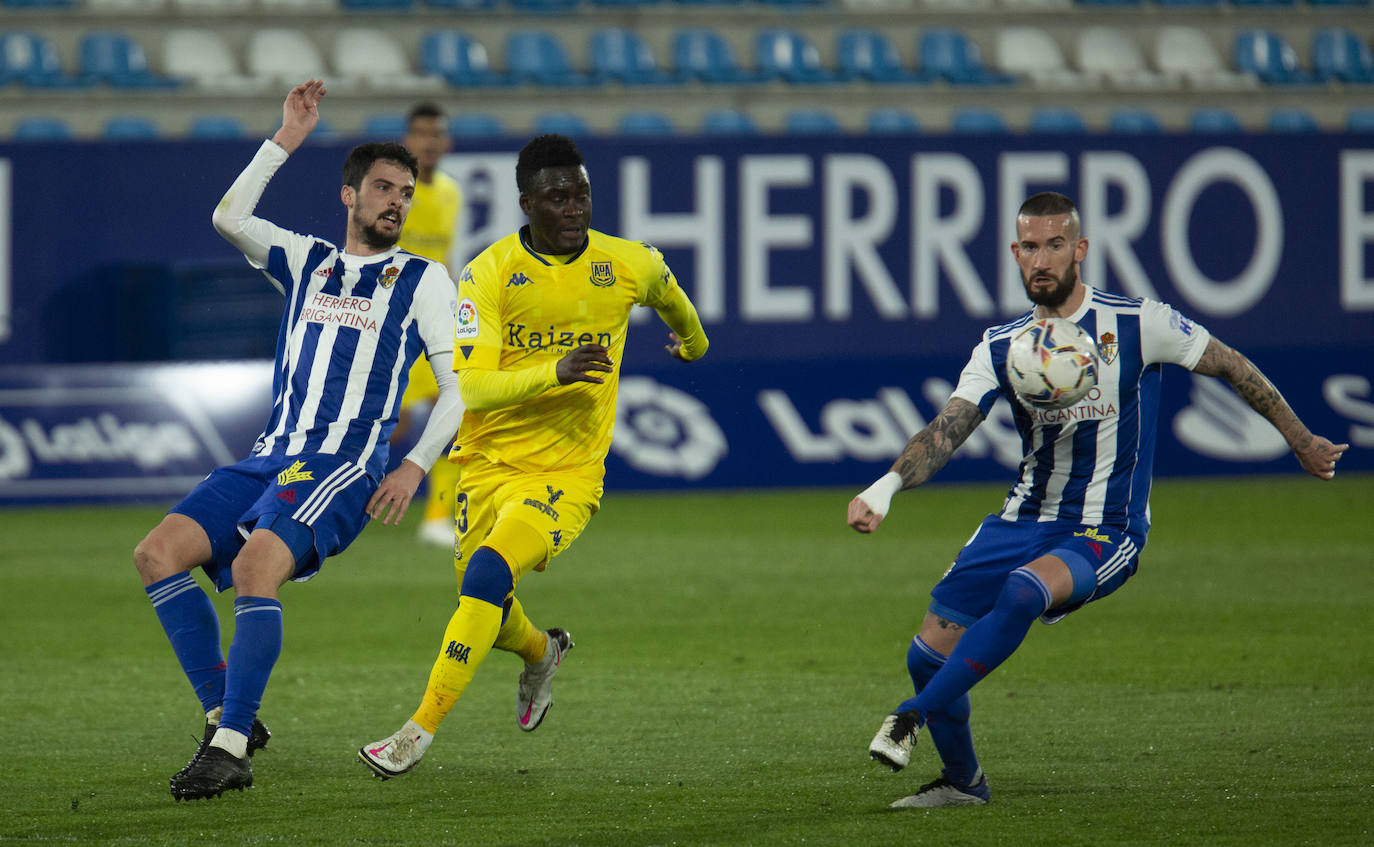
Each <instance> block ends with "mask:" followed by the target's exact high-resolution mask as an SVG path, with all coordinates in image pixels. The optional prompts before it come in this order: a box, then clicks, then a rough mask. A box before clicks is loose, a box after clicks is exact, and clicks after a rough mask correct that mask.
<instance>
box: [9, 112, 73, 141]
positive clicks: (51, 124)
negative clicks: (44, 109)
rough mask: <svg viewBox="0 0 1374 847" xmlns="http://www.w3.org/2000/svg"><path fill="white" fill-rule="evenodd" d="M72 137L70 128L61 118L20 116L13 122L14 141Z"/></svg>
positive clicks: (61, 139) (52, 139)
mask: <svg viewBox="0 0 1374 847" xmlns="http://www.w3.org/2000/svg"><path fill="white" fill-rule="evenodd" d="M71 137H72V128H71V127H70V126H68V125H67V122H66V121H64V120H62V119H61V118H43V117H28V118H20V119H19V120H18V121H17V122H15V124H14V138H15V140H16V141H19V140H23V141H63V140H66V139H68V138H71Z"/></svg>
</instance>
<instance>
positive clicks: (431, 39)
mask: <svg viewBox="0 0 1374 847" xmlns="http://www.w3.org/2000/svg"><path fill="white" fill-rule="evenodd" d="M420 70H421V72H423V73H425V74H435V75H438V76H441V77H443V78H444V79H445V80H447V81H448V83H449V84H450V85H452V86H455V87H457V88H486V87H491V86H504V85H512V84H513V82H512V80H511V79H510V77H508V76H506V75H505V74H502V73H498V72H496V71H493V70H492V69H491V59H490V57H489V56H488V55H487V48H486V46H485V45H484V44H482V42H480V41H477V40H476V39H474V38H472V37H471V36H469V35H467V34H466V33H462V32H458V31H457V30H452V29H442V30H431V31H430V32H427V33H425V34H424V36H423V37H422V38H421V39H420Z"/></svg>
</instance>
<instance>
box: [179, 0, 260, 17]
mask: <svg viewBox="0 0 1374 847" xmlns="http://www.w3.org/2000/svg"><path fill="white" fill-rule="evenodd" d="M171 4H172V14H174V15H175V14H187V15H211V14H213V15H221V14H228V13H233V12H246V11H248V9H249V7H251V6H252V5H254V0H171ZM263 5H264V6H266V4H265V3H264V4H263Z"/></svg>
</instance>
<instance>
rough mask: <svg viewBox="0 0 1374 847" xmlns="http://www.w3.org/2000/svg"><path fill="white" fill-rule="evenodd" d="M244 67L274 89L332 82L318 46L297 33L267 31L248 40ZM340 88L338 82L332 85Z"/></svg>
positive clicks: (260, 32) (292, 31)
mask: <svg viewBox="0 0 1374 847" xmlns="http://www.w3.org/2000/svg"><path fill="white" fill-rule="evenodd" d="M244 65H245V68H246V70H247V72H248V75H249V76H252V77H257V78H258V79H261V80H265V81H266V82H267V83H268V84H269V85H271V86H275V87H278V88H280V87H282V86H288V87H289V86H292V85H297V84H299V83H300V82H301V81H302V80H305V79H311V78H315V79H324V80H329V78H330V74H329V68H328V67H327V66H326V65H325V62H324V56H323V55H321V54H320V50H319V48H318V47H316V46H315V43H314V42H313V41H311V40H310V39H308V38H306V37H305V36H304V35H303V34H301V33H300V32H297V31H296V30H292V29H287V28H285V27H267V28H264V29H260V30H256V31H255V32H253V34H252V35H250V36H249V38H248V51H247V54H246V56H245V57H244ZM330 84H331V85H334V86H335V87H337V82H334V81H331V83H330Z"/></svg>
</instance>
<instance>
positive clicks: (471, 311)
mask: <svg viewBox="0 0 1374 847" xmlns="http://www.w3.org/2000/svg"><path fill="white" fill-rule="evenodd" d="M453 337H454V338H455V339H462V338H476V337H477V304H476V303H474V302H472V301H471V300H469V299H468V298H466V297H464V298H463V299H462V300H459V301H458V311H457V313H456V314H455V316H454V323H453Z"/></svg>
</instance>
